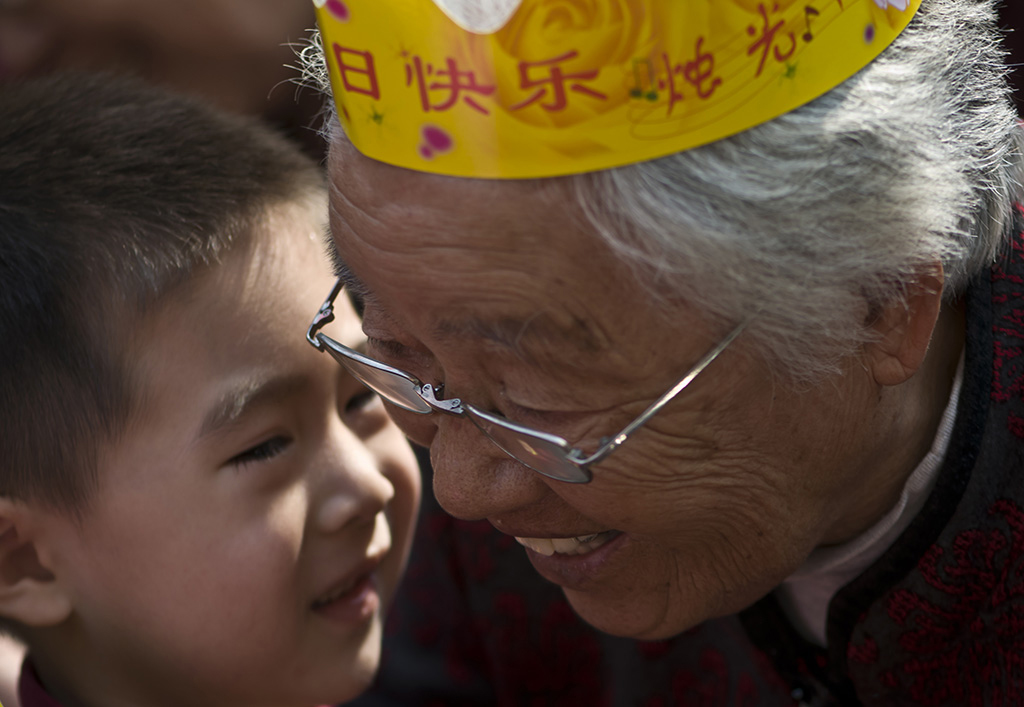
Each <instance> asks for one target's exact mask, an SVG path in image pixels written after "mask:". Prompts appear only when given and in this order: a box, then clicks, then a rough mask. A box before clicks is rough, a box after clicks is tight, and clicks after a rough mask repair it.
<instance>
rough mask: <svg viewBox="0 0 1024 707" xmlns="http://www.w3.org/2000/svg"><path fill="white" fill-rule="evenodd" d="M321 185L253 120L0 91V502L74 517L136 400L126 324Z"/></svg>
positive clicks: (96, 90)
mask: <svg viewBox="0 0 1024 707" xmlns="http://www.w3.org/2000/svg"><path fill="white" fill-rule="evenodd" d="M322 184H323V181H322V174H321V170H320V169H319V168H318V167H317V166H316V165H315V164H314V163H312V162H311V161H310V160H308V158H306V157H304V156H302V155H301V154H300V153H299V152H298V151H297V150H296V149H295V148H294V147H293V146H292V145H290V144H289V143H288V142H286V141H285V140H284V139H283V138H281V137H279V136H277V135H276V134H274V133H272V132H271V131H270V130H269V129H267V128H264V127H263V126H261V125H259V124H258V123H256V122H254V121H253V120H251V119H248V118H243V117H240V116H231V115H226V114H222V113H220V112H218V111H215V110H214V109H212V108H210V107H207V106H205V105H202V104H201V103H199V102H196V101H194V100H191V99H186V98H184V97H180V96H175V95H173V94H169V93H167V92H165V91H163V90H159V89H156V88H153V87H150V86H146V85H144V84H142V83H140V82H138V81H136V80H131V79H125V78H113V77H110V76H102V75H93V76H88V75H64V76H55V77H51V78H46V79H40V80H34V81H27V82H22V83H18V84H14V85H7V86H4V87H0V495H4V496H7V497H10V498H17V499H21V500H31V501H34V502H39V503H43V504H46V505H48V506H51V507H54V508H59V509H64V510H69V511H77V510H79V509H80V508H81V507H82V505H83V504H84V503H85V502H86V501H87V500H88V498H89V494H90V492H91V490H92V489H93V488H94V486H95V484H96V481H97V473H96V461H97V453H98V450H99V448H100V445H101V444H103V443H104V442H107V441H111V440H115V439H116V437H117V435H118V434H119V432H121V431H122V430H123V429H124V428H125V426H126V425H127V424H128V421H129V419H130V416H131V414H132V410H133V406H134V405H135V399H134V397H133V395H134V394H135V391H133V390H132V386H131V384H130V370H131V367H130V362H129V361H127V360H125V359H127V358H128V355H127V354H126V352H125V349H126V342H127V341H128V338H127V334H126V332H127V331H129V330H130V328H131V327H132V325H133V323H135V322H137V319H135V321H132V320H133V318H134V317H137V316H140V315H141V314H142V313H144V312H145V311H146V310H147V308H149V307H151V306H152V305H153V303H154V302H156V301H157V300H158V298H160V297H161V296H162V295H164V294H165V293H166V292H168V291H169V289H170V288H174V287H176V286H177V285H179V284H181V283H183V282H187V281H188V280H189V278H190V277H192V275H193V274H194V272H195V271H196V269H197V268H203V267H205V266H207V265H209V264H211V263H215V262H217V261H218V258H219V257H220V256H221V255H222V254H223V253H225V252H227V251H229V250H230V249H232V248H235V247H237V246H238V245H239V244H244V243H247V242H249V240H250V239H249V234H250V232H251V231H252V230H253V228H254V227H255V226H257V225H258V224H259V223H260V220H261V218H262V216H263V215H264V214H265V213H266V211H267V209H268V208H270V207H272V206H274V205H277V204H285V203H288V202H291V201H295V200H301V199H303V198H305V197H306V196H312V195H315V194H320V193H321V192H320V190H321V189H322ZM125 320H128V321H125Z"/></svg>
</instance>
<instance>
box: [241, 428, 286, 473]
mask: <svg viewBox="0 0 1024 707" xmlns="http://www.w3.org/2000/svg"><path fill="white" fill-rule="evenodd" d="M291 443H292V441H291V440H290V439H288V438H287V437H283V436H281V435H278V436H276V437H271V438H270V439H268V440H267V441H265V442H261V443H260V444H257V445H256V446H255V447H252V448H250V449H247V450H245V451H244V452H242V453H241V454H236V455H235V456H233V457H232V458H231V459H230V460H228V463H229V464H232V465H234V466H244V465H245V464H249V463H252V462H262V461H266V460H268V459H273V458H274V457H276V456H277V455H278V454H280V453H281V452H283V451H284V450H285V449H287V448H288V445H290V444H291Z"/></svg>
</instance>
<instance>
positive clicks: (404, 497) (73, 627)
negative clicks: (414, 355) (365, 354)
mask: <svg viewBox="0 0 1024 707" xmlns="http://www.w3.org/2000/svg"><path fill="white" fill-rule="evenodd" d="M320 208H323V207H322V205H321V206H320ZM320 233H321V230H320V227H319V226H318V219H316V218H313V215H312V214H311V213H310V209H309V207H303V208H302V209H298V208H288V209H284V208H279V209H277V210H276V211H275V212H274V214H273V218H272V219H271V220H270V221H269V222H268V223H267V225H266V229H265V230H264V231H263V232H262V233H261V234H260V235H259V236H258V237H257V243H256V245H255V248H254V250H253V252H252V253H251V254H249V253H246V252H233V253H231V254H229V255H228V256H227V260H226V262H224V263H223V264H222V265H218V266H215V267H213V268H211V269H209V270H208V271H206V272H203V273H201V274H200V275H199V276H198V277H197V278H196V280H195V281H194V282H189V283H186V284H185V285H184V286H182V287H180V288H179V289H178V290H177V291H175V293H173V294H172V295H171V296H170V300H169V303H168V304H166V305H162V306H160V307H159V308H158V309H157V311H155V312H154V313H152V314H151V315H150V316H149V317H147V321H146V322H145V323H144V324H143V326H142V328H141V331H139V332H138V334H137V335H136V336H135V337H134V339H133V341H134V344H133V349H132V355H133V357H134V358H133V359H132V360H133V361H135V362H136V365H135V368H134V372H135V377H136V380H137V381H139V383H140V385H141V393H142V395H141V397H140V400H141V401H142V402H141V408H140V410H139V412H138V415H137V416H136V417H135V418H134V422H133V424H132V425H131V426H130V427H129V428H128V430H127V431H126V432H125V433H124V434H123V435H122V436H121V437H119V438H118V439H117V440H116V441H115V442H114V443H113V444H112V445H108V446H106V447H105V448H104V451H103V453H102V454H101V457H100V461H99V473H100V485H99V488H98V489H97V490H96V493H95V496H94V497H93V498H92V499H91V501H90V503H89V504H88V505H87V506H86V508H85V510H84V512H83V514H82V518H81V520H80V521H76V520H75V519H74V518H73V517H69V515H68V514H66V513H58V512H40V513H38V514H37V515H34V516H30V517H29V518H28V519H27V520H25V521H24V522H25V526H24V532H25V534H26V536H27V537H31V538H33V539H34V542H35V548H36V550H37V553H38V558H39V563H40V572H41V573H43V575H44V576H45V575H46V574H49V575H52V577H53V585H52V587H53V592H51V594H55V595H56V598H52V597H51V598H50V599H49V600H47V601H49V604H47V605H46V606H48V607H49V611H50V613H51V614H53V613H54V612H58V611H59V609H60V606H61V605H60V601H63V602H64V605H66V610H65V611H64V613H63V614H62V615H59V616H58V618H60V620H59V621H54V620H52V619H51V620H49V621H45V622H42V623H44V625H40V626H35V627H32V628H30V629H29V631H30V633H29V643H30V645H32V655H33V661H34V663H35V665H36V666H37V669H38V672H39V673H40V675H41V677H42V680H43V682H44V684H45V685H46V686H47V688H48V689H49V690H50V691H51V692H52V694H53V695H54V696H55V697H56V698H57V699H58V700H59V701H60V702H61V703H62V704H66V705H72V706H74V705H108V706H110V705H185V704H187V705H211V706H213V705H218V706H224V705H238V706H239V707H241V706H243V705H244V706H246V707H253V706H255V705H268V706H270V705H273V706H275V707H284V706H295V707H300V706H301V707H309V706H310V705H319V704H328V703H330V704H333V703H336V702H339V701H342V700H346V699H349V698H352V697H354V696H355V695H357V694H358V693H359V692H361V691H362V690H363V689H365V688H366V687H367V686H368V684H369V682H370V680H371V679H372V677H373V674H374V672H375V670H376V667H377V664H378V661H379V651H380V639H381V626H382V621H383V613H384V609H385V607H386V606H387V604H388V602H389V601H390V599H391V597H392V596H393V593H394V591H395V588H396V585H397V583H398V581H399V578H400V575H401V572H402V568H403V566H404V563H405V561H406V557H407V553H408V549H409V544H410V542H411V536H412V529H413V525H414V516H415V512H416V507H417V503H418V497H419V474H418V469H417V467H416V464H415V460H414V457H413V455H412V452H411V449H410V448H409V445H408V444H407V443H406V442H405V440H404V439H403V437H402V435H401V432H400V431H399V430H398V429H397V428H396V427H395V426H394V425H393V424H392V423H391V422H390V421H389V420H388V418H387V416H386V414H385V412H384V408H383V405H382V404H381V403H380V401H379V399H378V398H376V397H375V396H372V395H367V394H366V391H365V389H363V388H362V386H360V385H359V384H358V383H356V382H355V381H354V380H352V379H351V378H350V377H348V376H347V375H345V374H344V373H343V371H341V370H340V369H339V368H338V367H337V365H336V364H334V362H333V361H331V359H330V358H329V357H327V356H324V355H322V354H320V353H318V352H317V351H315V350H314V349H313V348H312V347H310V346H309V345H308V344H307V343H306V342H305V340H304V338H303V336H302V332H303V329H304V322H306V321H307V320H308V318H309V317H310V313H311V312H314V311H316V308H317V306H318V305H319V303H320V301H321V299H322V297H323V292H324V289H325V288H327V287H329V286H330V285H331V282H332V278H331V276H330V270H329V268H328V266H327V263H326V260H325V259H324V257H323V254H322V244H321V240H320ZM242 250H243V251H244V249H242ZM341 304H342V307H341V308H340V309H339V312H338V314H339V318H338V321H336V322H335V323H334V324H333V325H332V328H331V329H330V331H331V334H332V336H336V337H338V338H340V339H341V340H342V341H347V342H349V343H350V344H351V345H356V346H358V345H359V342H360V340H361V338H362V337H361V334H360V332H359V323H358V319H357V317H356V316H355V314H354V312H353V311H352V310H351V308H346V306H345V305H344V303H341ZM254 386H255V387H254ZM248 390H251V391H254V392H253V394H252V395H251V396H250V397H246V396H247V395H248V394H247V393H246V391H248ZM247 400H248V402H246V401H247ZM217 410H220V411H221V416H220V418H219V419H220V420H221V424H218V425H215V426H213V427H211V428H209V429H208V430H207V431H206V432H203V431H202V430H203V428H204V423H205V422H208V421H209V420H211V419H217V418H216V417H211V413H212V412H214V411H217ZM239 410H240V413H239V412H238V411H239ZM225 415H226V416H225ZM19 522H20V521H19ZM44 570H45V572H44ZM339 593H340V596H339ZM40 601H43V600H40ZM44 603H45V602H44Z"/></svg>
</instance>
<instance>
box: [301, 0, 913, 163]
mask: <svg viewBox="0 0 1024 707" xmlns="http://www.w3.org/2000/svg"><path fill="white" fill-rule="evenodd" d="M313 2H314V5H316V8H317V22H318V24H319V26H320V31H321V34H322V36H323V44H324V52H325V54H326V58H327V64H328V68H329V71H330V76H331V86H332V90H333V93H334V99H335V102H336V105H337V108H338V115H339V119H340V120H341V122H342V124H343V126H344V128H345V131H346V133H347V134H348V136H349V137H350V139H351V140H352V142H353V144H354V145H355V146H356V147H357V148H358V149H359V151H360V152H362V153H363V154H365V155H367V156H369V157H372V158H374V159H377V160H380V161H382V162H387V163H390V164H394V165H399V166H401V167H408V168H410V169H415V170H419V171H425V172H434V173H438V174H448V175H453V176H462V177H485V178H526V177H551V176H558V175H564V174H573V173H578V172H589V171H593V170H599V169H605V168H608V167H617V166H620V165H624V164H629V163H633V162H640V161H643V160H648V159H653V158H655V157H661V156H664V155H668V154H671V153H674V152H680V151H682V150H686V149H689V148H692V147H696V146H698V145H703V144H706V143H709V142H713V141H715V140H718V139H720V138H723V137H727V136H729V135H733V134H735V133H738V132H741V131H743V130H746V129H747V128H750V127H753V126H755V125H758V124H760V123H763V122H765V121H767V120H771V119H772V118H774V117H776V116H779V115H781V114H783V113H786V112H788V111H790V110H793V109H794V108H797V107H798V106H800V105H803V104H804V103H807V102H808V101H810V100H812V99H814V98H816V97H818V96H820V95H821V94H823V93H825V92H827V91H828V90H829V89H831V88H833V87H835V86H836V85H838V84H839V83H841V82H842V81H844V80H846V79H847V78H848V77H850V76H852V75H853V74H854V73H856V72H857V71H858V70H860V69H861V68H863V67H864V66H866V65H867V64H868V63H869V62H871V61H872V60H873V59H874V58H875V57H876V56H877V55H878V54H879V53H880V52H881V51H882V50H883V49H885V48H886V47H887V46H889V44H890V43H891V42H892V41H893V40H894V39H895V38H896V37H897V36H898V35H899V33H900V32H901V31H903V29H904V28H905V27H906V25H907V24H908V23H909V22H910V20H911V18H912V17H913V15H914V13H915V12H916V11H917V9H918V7H919V6H920V4H921V0H799V1H797V0H585V1H580V0H522V2H521V4H520V5H519V7H518V9H517V10H515V12H514V13H513V14H512V16H511V17H510V18H509V19H508V21H507V22H505V23H504V24H503V25H502V26H501V27H500V28H499V29H497V30H496V31H493V32H490V33H478V32H473V31H469V30H467V29H464V28H463V27H460V26H459V24H457V23H456V21H455V20H453V19H452V18H450V17H449V16H448V15H447V14H446V13H445V11H443V10H442V9H440V8H439V7H438V6H437V4H435V0H313Z"/></svg>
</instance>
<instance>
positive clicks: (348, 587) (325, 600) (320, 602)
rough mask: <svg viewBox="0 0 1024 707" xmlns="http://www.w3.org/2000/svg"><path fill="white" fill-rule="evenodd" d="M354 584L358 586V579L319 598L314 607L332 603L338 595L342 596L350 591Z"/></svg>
mask: <svg viewBox="0 0 1024 707" xmlns="http://www.w3.org/2000/svg"><path fill="white" fill-rule="evenodd" d="M354 586H356V580H352V581H351V582H349V583H348V584H347V585H345V586H344V587H342V588H341V589H339V590H338V591H336V592H333V593H332V594H331V595H330V596H328V597H324V598H323V599H317V600H316V601H315V602H313V606H314V608H315V607H320V606H326V605H327V604H330V603H331V602H332V601H334V600H335V599H337V598H338V597H340V596H342V595H344V594H347V593H348V592H351V591H352V588H353V587H354Z"/></svg>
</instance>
